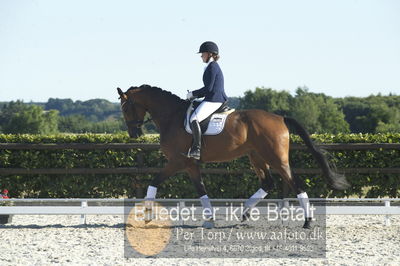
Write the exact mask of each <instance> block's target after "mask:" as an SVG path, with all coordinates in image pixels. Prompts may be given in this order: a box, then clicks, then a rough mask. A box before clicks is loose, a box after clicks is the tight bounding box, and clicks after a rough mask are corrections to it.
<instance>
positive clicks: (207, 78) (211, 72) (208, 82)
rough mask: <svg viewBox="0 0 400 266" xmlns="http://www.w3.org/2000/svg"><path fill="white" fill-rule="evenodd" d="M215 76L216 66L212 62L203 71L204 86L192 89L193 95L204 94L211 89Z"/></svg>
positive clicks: (198, 96)
mask: <svg viewBox="0 0 400 266" xmlns="http://www.w3.org/2000/svg"><path fill="white" fill-rule="evenodd" d="M216 76H217V68H216V66H215V65H214V64H211V65H210V66H209V67H208V68H207V69H206V72H205V73H204V87H203V88H201V89H198V90H195V91H193V96H195V97H197V98H201V97H204V96H206V94H207V93H208V92H209V91H211V90H212V89H213V87H214V82H215V77H216Z"/></svg>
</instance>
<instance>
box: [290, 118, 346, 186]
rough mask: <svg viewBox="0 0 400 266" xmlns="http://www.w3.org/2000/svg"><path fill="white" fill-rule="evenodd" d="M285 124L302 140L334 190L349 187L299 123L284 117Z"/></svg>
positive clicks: (344, 178)
mask: <svg viewBox="0 0 400 266" xmlns="http://www.w3.org/2000/svg"><path fill="white" fill-rule="evenodd" d="M284 121H285V124H286V125H287V126H288V125H289V126H291V127H292V128H293V129H294V130H295V131H296V133H297V134H298V135H299V136H300V137H301V138H302V139H303V141H304V142H305V144H306V146H307V147H308V149H309V150H310V151H311V153H312V155H313V156H314V158H315V159H316V160H317V162H318V164H319V166H320V167H321V168H322V172H323V174H324V176H325V177H326V178H327V180H328V183H329V185H331V186H332V187H333V188H335V189H339V190H343V189H346V188H348V187H349V186H350V184H349V183H348V182H347V180H346V177H345V176H344V175H342V174H339V173H336V172H335V171H334V170H333V169H332V167H330V166H329V163H328V160H327V159H326V156H325V155H324V154H323V151H322V150H321V149H319V148H318V147H317V146H315V144H314V142H313V141H312V140H311V138H310V134H309V133H308V132H307V130H306V129H305V128H304V127H303V126H302V125H300V123H299V122H297V121H296V119H294V118H290V117H284Z"/></svg>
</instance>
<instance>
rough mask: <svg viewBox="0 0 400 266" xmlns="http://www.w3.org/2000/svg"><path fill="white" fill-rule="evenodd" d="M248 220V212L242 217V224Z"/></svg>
mask: <svg viewBox="0 0 400 266" xmlns="http://www.w3.org/2000/svg"><path fill="white" fill-rule="evenodd" d="M249 219H250V214H249V213H248V212H246V213H244V214H243V215H242V223H243V222H245V221H247V220H249Z"/></svg>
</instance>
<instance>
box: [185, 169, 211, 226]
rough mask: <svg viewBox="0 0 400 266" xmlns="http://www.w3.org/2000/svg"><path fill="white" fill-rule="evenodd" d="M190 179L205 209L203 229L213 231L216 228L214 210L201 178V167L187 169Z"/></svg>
mask: <svg viewBox="0 0 400 266" xmlns="http://www.w3.org/2000/svg"><path fill="white" fill-rule="evenodd" d="M187 171H188V173H189V175H190V179H191V180H192V182H193V184H194V186H195V188H196V191H197V194H198V195H199V198H200V202H201V205H202V207H203V215H202V217H203V219H204V220H205V221H204V223H203V228H206V229H211V228H214V217H215V213H214V209H213V207H212V206H211V202H210V199H209V198H208V195H207V191H206V188H205V186H204V183H203V179H202V178H201V173H200V167H199V166H198V165H196V164H192V165H190V167H188V169H187Z"/></svg>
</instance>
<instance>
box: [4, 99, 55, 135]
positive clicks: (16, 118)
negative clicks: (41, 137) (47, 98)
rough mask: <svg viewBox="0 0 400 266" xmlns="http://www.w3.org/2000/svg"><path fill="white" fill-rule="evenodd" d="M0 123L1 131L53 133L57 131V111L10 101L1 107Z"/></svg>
mask: <svg viewBox="0 0 400 266" xmlns="http://www.w3.org/2000/svg"><path fill="white" fill-rule="evenodd" d="M0 125H1V130H2V132H3V133H11V134H23V133H29V134H53V133H57V132H58V112H57V111H55V110H50V111H44V110H43V108H42V107H40V106H37V105H26V104H24V103H23V102H21V101H17V102H10V103H9V104H8V105H5V106H3V108H2V111H1V114H0Z"/></svg>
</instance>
